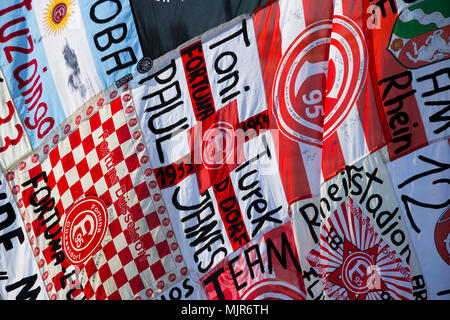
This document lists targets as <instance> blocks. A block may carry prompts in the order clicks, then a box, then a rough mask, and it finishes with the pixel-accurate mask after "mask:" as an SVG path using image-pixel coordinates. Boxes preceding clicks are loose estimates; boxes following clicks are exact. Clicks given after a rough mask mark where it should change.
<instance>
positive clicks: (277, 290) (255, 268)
mask: <svg viewBox="0 0 450 320" xmlns="http://www.w3.org/2000/svg"><path fill="white" fill-rule="evenodd" d="M296 251H297V249H296V247H295V242H294V239H293V236H292V229H291V224H290V222H288V223H286V224H284V225H282V226H280V227H277V228H275V229H273V230H271V231H269V232H267V233H266V234H264V235H262V236H260V237H259V238H258V239H255V240H252V241H251V242H249V243H247V244H246V245H245V246H243V247H241V248H240V249H239V250H237V251H235V252H233V253H232V254H231V255H230V256H229V257H227V258H226V259H224V260H222V261H221V262H220V263H219V264H218V265H217V266H216V267H214V268H213V269H212V270H211V271H210V272H209V273H208V274H206V275H205V276H204V277H203V278H202V279H201V281H202V284H203V287H204V289H205V292H206V295H207V297H208V299H209V300H217V299H226V300H263V299H277V300H304V299H305V298H306V294H305V287H304V284H303V279H302V276H301V267H300V264H299V261H298V256H297V253H296Z"/></svg>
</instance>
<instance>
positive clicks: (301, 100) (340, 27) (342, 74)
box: [272, 16, 367, 146]
mask: <svg viewBox="0 0 450 320" xmlns="http://www.w3.org/2000/svg"><path fill="white" fill-rule="evenodd" d="M330 35H331V38H330ZM363 39H364V37H363V34H362V32H361V30H360V29H359V27H358V26H357V25H356V24H355V23H354V22H353V21H352V20H350V19H348V18H346V17H343V16H335V18H334V19H333V21H331V20H322V21H318V22H316V23H313V24H311V25H310V26H309V27H308V28H306V29H305V30H304V31H303V32H302V33H301V34H300V35H299V36H298V37H297V38H296V39H295V40H294V42H293V43H292V44H291V46H290V47H289V48H288V50H287V51H286V53H285V54H284V56H283V58H282V61H281V62H280V64H279V66H278V69H277V72H276V77H275V85H274V87H273V90H272V99H273V110H272V113H273V115H274V117H275V119H276V122H277V126H278V128H279V129H280V130H281V132H282V133H283V134H284V135H285V136H287V137H288V138H290V139H292V140H294V141H299V142H305V143H309V144H313V145H317V146H321V145H322V138H324V139H326V138H327V137H328V136H329V135H330V134H331V133H333V132H334V130H335V129H336V128H337V127H338V126H339V124H340V123H341V122H342V121H343V120H344V119H345V117H346V116H347V114H348V112H349V111H350V109H351V107H352V106H353V104H354V103H355V101H356V99H357V98H358V96H359V93H360V91H361V88H362V86H363V84H364V81H365V78H366V73H367V50H366V47H365V42H364V40H363ZM325 88H326V90H325ZM325 95H326V97H325Z"/></svg>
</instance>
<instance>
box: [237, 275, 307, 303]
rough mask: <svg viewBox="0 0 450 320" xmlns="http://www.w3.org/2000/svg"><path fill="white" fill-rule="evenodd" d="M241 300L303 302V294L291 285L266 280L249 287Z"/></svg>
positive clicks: (274, 279) (271, 279) (269, 279)
mask: <svg viewBox="0 0 450 320" xmlns="http://www.w3.org/2000/svg"><path fill="white" fill-rule="evenodd" d="M240 299H241V300H305V299H306V296H305V293H304V292H303V291H302V290H300V289H299V288H298V287H296V286H294V285H293V284H291V283H288V282H285V281H283V280H279V279H277V278H268V279H264V280H261V281H259V282H256V283H255V284H253V285H252V286H250V287H249V288H248V289H247V290H246V291H245V292H244V293H243V294H242V297H241V298H240Z"/></svg>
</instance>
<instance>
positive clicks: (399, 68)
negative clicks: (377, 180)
mask: <svg viewBox="0 0 450 320" xmlns="http://www.w3.org/2000/svg"><path fill="white" fill-rule="evenodd" d="M407 2H408V3H409V4H406V5H404V6H402V7H400V5H399V8H396V7H395V6H394V7H393V8H390V7H389V6H387V8H386V12H387V13H389V14H386V17H384V16H383V17H380V19H379V28H374V29H373V43H374V48H373V54H374V56H375V57H376V58H375V62H376V65H377V79H378V84H379V85H380V101H379V107H380V109H381V110H382V111H383V113H384V117H385V118H386V124H385V131H386V132H388V134H389V135H388V136H390V138H391V139H390V142H389V144H388V150H389V157H390V159H391V160H394V159H397V158H399V157H401V156H403V155H406V154H408V153H410V152H412V151H414V150H417V149H418V148H421V147H423V146H425V145H427V144H429V143H432V142H434V141H437V140H439V139H442V138H446V137H448V136H449V134H450V122H449V121H448V116H447V115H448V112H449V110H450V107H449V102H448V101H449V100H450V94H449V89H450V68H449V60H448V59H449V58H450V42H449V37H450V9H449V6H448V2H447V1H445V0H424V1H407ZM397 3H403V1H397ZM405 3H406V1H405ZM392 11H394V13H395V14H392Z"/></svg>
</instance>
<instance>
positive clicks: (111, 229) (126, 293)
mask: <svg viewBox="0 0 450 320" xmlns="http://www.w3.org/2000/svg"><path fill="white" fill-rule="evenodd" d="M59 134H61V135H59ZM59 134H58V133H57V134H55V136H53V137H52V139H49V140H48V141H46V142H48V144H45V145H44V144H43V146H41V147H40V148H39V149H38V150H36V153H35V154H34V155H33V156H30V157H29V158H27V159H25V160H24V161H22V162H21V163H19V164H18V166H17V167H16V168H15V169H14V170H13V171H11V172H10V173H9V174H10V175H11V176H12V177H13V179H12V180H11V181H10V185H11V187H12V191H13V194H14V196H15V199H16V200H17V202H18V203H19V204H20V207H21V208H22V210H23V218H24V221H25V225H26V230H27V235H28V237H29V238H30V239H31V238H34V239H35V241H34V244H33V245H32V247H33V251H34V255H35V257H36V259H37V260H38V261H39V267H40V268H41V273H42V274H45V275H46V276H45V277H43V279H44V282H45V285H46V290H47V292H48V294H49V296H50V298H51V299H112V300H115V299H132V298H141V299H144V298H145V299H150V298H154V297H156V296H157V295H159V294H160V293H161V292H162V290H164V289H165V288H166V287H167V286H169V285H170V284H172V283H175V282H176V281H177V280H179V279H180V278H182V277H183V276H185V275H186V274H187V268H186V267H185V264H184V259H183V257H182V255H181V252H180V249H179V244H178V242H177V240H176V237H175V234H174V231H173V229H172V224H171V222H170V219H169V216H168V214H167V210H166V207H165V206H164V205H163V202H162V199H161V193H160V191H159V189H158V187H157V183H156V177H155V175H154V173H153V170H152V168H151V167H150V163H149V157H148V154H147V151H146V147H145V144H144V143H143V142H144V141H143V139H142V132H141V130H140V127H139V125H138V120H137V116H136V113H135V108H134V104H133V100H132V96H131V92H130V91H129V90H128V89H127V87H124V88H123V89H122V92H117V91H111V92H106V93H104V94H102V95H99V96H97V97H96V99H94V100H91V102H90V103H89V104H87V105H86V106H84V107H83V108H81V109H80V110H79V112H78V113H77V114H75V115H74V116H73V117H70V118H69V119H68V120H67V122H66V125H65V126H64V127H63V131H62V132H60V133H59Z"/></svg>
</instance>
